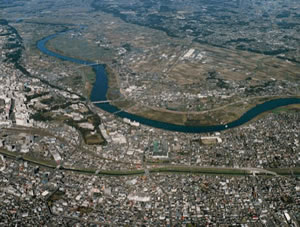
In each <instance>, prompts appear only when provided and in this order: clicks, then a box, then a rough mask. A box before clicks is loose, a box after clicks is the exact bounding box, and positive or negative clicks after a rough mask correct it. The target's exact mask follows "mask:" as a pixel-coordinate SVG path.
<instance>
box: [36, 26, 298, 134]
mask: <svg viewBox="0 0 300 227" xmlns="http://www.w3.org/2000/svg"><path fill="white" fill-rule="evenodd" d="M63 33H64V32H58V33H55V34H52V35H49V36H47V37H45V38H43V39H42V40H40V41H38V42H37V48H38V49H39V50H40V51H41V52H43V53H44V54H46V55H48V56H52V57H55V58H58V59H60V60H64V61H70V62H73V63H77V64H81V65H87V66H90V67H92V68H93V70H94V71H95V73H96V82H95V83H94V86H93V89H92V92H91V96H90V100H91V101H92V102H94V101H106V100H107V98H106V93H107V90H108V79H107V74H106V71H105V65H101V64H95V63H94V62H91V61H85V60H81V59H77V58H72V57H68V56H64V55H61V54H59V53H56V52H53V51H51V50H49V49H47V47H46V44H47V42H48V41H49V40H51V39H54V38H55V37H56V36H58V35H60V34H63ZM291 104H300V99H299V98H278V99H273V100H271V101H266V102H264V103H262V104H259V105H257V106H255V107H253V108H252V109H250V110H248V111H247V112H245V113H244V114H243V115H242V116H241V117H240V118H239V119H237V120H235V121H232V122H230V123H228V124H224V125H213V126H184V125H176V124H171V123H165V122H162V121H155V120H151V119H147V118H144V117H141V116H138V115H135V114H131V113H128V112H126V111H123V110H120V109H119V108H118V107H116V106H113V105H111V104H110V103H100V104H95V105H96V106H97V107H99V108H100V109H102V110H104V111H106V112H109V113H113V114H115V115H117V116H119V117H121V118H128V119H130V120H132V121H137V122H139V123H141V124H144V125H148V126H151V127H155V128H160V129H165V130H169V131H177V132H185V133H206V132H217V131H223V130H226V129H230V128H234V127H238V126H240V125H242V124H245V123H246V122H248V121H250V120H251V119H253V118H255V117H256V116H258V115H260V114H261V113H264V112H266V111H270V110H273V109H275V108H278V107H282V106H287V105H291Z"/></svg>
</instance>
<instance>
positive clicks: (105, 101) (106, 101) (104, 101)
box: [92, 100, 111, 104]
mask: <svg viewBox="0 0 300 227" xmlns="http://www.w3.org/2000/svg"><path fill="white" fill-rule="evenodd" d="M109 102H111V100H103V101H94V102H92V103H93V104H99V103H109Z"/></svg>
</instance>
